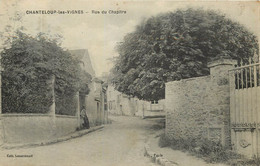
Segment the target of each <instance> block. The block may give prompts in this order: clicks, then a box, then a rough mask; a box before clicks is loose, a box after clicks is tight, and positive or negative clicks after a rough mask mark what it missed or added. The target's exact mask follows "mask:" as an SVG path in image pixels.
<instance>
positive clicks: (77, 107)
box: [75, 92, 81, 128]
mask: <svg viewBox="0 0 260 166" xmlns="http://www.w3.org/2000/svg"><path fill="white" fill-rule="evenodd" d="M75 99H76V116H77V121H78V127H79V128H80V127H81V126H80V101H79V92H76V96H75Z"/></svg>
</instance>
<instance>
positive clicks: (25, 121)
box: [0, 114, 78, 144]
mask: <svg viewBox="0 0 260 166" xmlns="http://www.w3.org/2000/svg"><path fill="white" fill-rule="evenodd" d="M0 124H1V125H0V127H1V131H2V134H1V136H2V142H3V143H8V144H26V143H36V142H42V141H46V140H51V139H55V138H58V137H62V136H65V135H67V134H69V133H72V132H75V131H76V128H77V126H78V123H77V117H76V116H75V117H74V116H64V115H56V116H52V115H48V114H2V115H1V116H0Z"/></svg>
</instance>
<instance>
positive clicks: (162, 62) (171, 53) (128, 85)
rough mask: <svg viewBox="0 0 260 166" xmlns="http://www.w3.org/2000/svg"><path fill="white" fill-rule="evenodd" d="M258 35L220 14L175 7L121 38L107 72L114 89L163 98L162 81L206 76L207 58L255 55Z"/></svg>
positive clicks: (207, 71)
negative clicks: (113, 60)
mask: <svg viewBox="0 0 260 166" xmlns="http://www.w3.org/2000/svg"><path fill="white" fill-rule="evenodd" d="M258 49H259V48H258V41H257V37H256V36H255V35H254V34H252V33H251V32H249V31H248V30H247V28H245V27H244V26H243V25H241V24H239V23H237V22H235V21H232V20H230V19H229V18H227V17H226V16H225V15H223V14H219V12H218V13H217V12H215V11H205V10H201V9H187V10H177V11H176V12H169V13H166V14H160V15H158V16H155V17H151V18H149V19H147V20H146V21H144V22H142V23H141V24H140V25H138V26H137V28H136V30H135V31H134V32H132V33H129V34H128V35H126V36H125V38H124V40H123V41H122V42H121V43H120V44H119V45H118V47H117V51H118V53H119V57H118V58H117V59H116V60H115V66H114V68H113V70H112V72H113V74H112V75H113V80H112V82H113V83H114V85H115V88H116V89H117V90H118V91H120V92H123V93H125V94H127V95H132V96H137V97H138V98H139V99H145V100H158V99H163V98H164V96H165V92H164V91H165V85H164V84H165V82H168V81H174V80H180V79H185V78H191V77H198V76H204V75H208V74H209V69H208V68H207V62H209V61H210V60H212V59H215V58H220V57H230V58H233V59H237V60H240V59H243V60H244V61H247V59H248V57H252V56H254V54H255V53H256V54H258Z"/></svg>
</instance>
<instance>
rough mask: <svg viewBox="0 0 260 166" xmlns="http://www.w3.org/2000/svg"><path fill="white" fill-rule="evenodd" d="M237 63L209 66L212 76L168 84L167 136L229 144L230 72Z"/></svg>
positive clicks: (220, 61)
mask: <svg viewBox="0 0 260 166" xmlns="http://www.w3.org/2000/svg"><path fill="white" fill-rule="evenodd" d="M234 64H235V61H232V60H227V59H222V60H218V61H214V62H212V63H210V64H208V67H210V75H209V76H204V77H196V78H191V79H183V80H180V81H173V82H168V83H166V89H165V92H166V97H165V99H166V100H165V109H166V134H167V135H168V136H169V137H170V138H175V139H201V138H207V139H210V140H214V141H220V142H221V143H222V144H223V145H226V146H229V145H230V110H229V107H230V101H229V100H230V99H229V97H230V92H229V80H228V70H229V69H231V68H233V66H234Z"/></svg>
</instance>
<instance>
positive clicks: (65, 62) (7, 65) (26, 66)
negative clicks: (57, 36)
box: [1, 31, 91, 114]
mask: <svg viewBox="0 0 260 166" xmlns="http://www.w3.org/2000/svg"><path fill="white" fill-rule="evenodd" d="M1 56H2V66H3V68H4V71H3V73H2V83H3V88H2V94H3V95H2V96H3V112H22V113H46V112H47V111H49V107H50V105H51V104H52V97H53V96H52V93H51V90H52V87H51V86H50V85H49V84H48V80H50V78H51V76H52V75H55V78H56V79H55V97H56V102H57V104H58V108H59V109H57V112H58V113H61V114H64V113H65V114H66V113H67V114H70V113H69V112H68V111H67V112H66V111H65V110H64V109H65V108H66V109H67V110H69V108H70V105H71V104H70V103H68V102H67V103H65V104H64V105H63V106H62V107H59V104H60V103H63V102H62V101H65V100H67V98H69V99H70V100H71V98H72V96H73V95H75V93H76V92H77V91H79V90H81V91H82V92H83V93H86V94H87V93H88V92H89V89H88V87H87V83H88V82H89V81H90V79H91V76H90V75H89V74H88V73H85V72H83V71H82V70H81V68H80V66H79V61H78V60H77V59H73V58H72V56H71V55H70V53H69V52H68V51H66V50H63V49H62V48H61V47H60V46H59V45H58V44H57V40H51V39H48V38H46V37H45V36H44V35H43V34H38V35H37V36H36V37H32V36H29V35H27V34H25V33H23V32H20V31H17V33H16V37H14V38H13V39H12V42H11V46H10V47H8V48H5V49H4V51H3V52H2V53H1ZM60 105H61V104H60ZM71 114H73V113H71Z"/></svg>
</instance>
